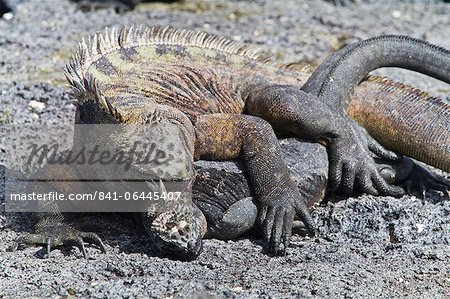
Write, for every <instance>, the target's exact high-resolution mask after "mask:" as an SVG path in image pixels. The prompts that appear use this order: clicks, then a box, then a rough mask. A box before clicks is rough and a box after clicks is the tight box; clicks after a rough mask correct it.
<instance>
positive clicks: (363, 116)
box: [347, 76, 450, 172]
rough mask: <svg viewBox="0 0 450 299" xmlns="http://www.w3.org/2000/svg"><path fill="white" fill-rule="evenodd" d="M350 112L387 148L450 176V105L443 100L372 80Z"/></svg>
mask: <svg viewBox="0 0 450 299" xmlns="http://www.w3.org/2000/svg"><path fill="white" fill-rule="evenodd" d="M347 112H348V114H349V116H350V117H352V118H354V119H355V120H357V121H358V122H359V123H360V124H361V125H362V126H363V127H364V128H366V129H367V131H368V132H369V134H370V135H371V136H373V137H374V138H375V139H377V140H378V141H379V142H380V143H381V144H382V145H383V146H385V147H386V148H389V149H391V150H395V151H397V152H400V153H403V154H405V155H408V156H410V157H413V158H415V159H418V160H421V161H423V162H425V163H427V164H430V165H433V166H435V167H438V168H440V169H442V170H444V171H447V172H450V105H449V104H448V103H447V102H445V101H444V100H442V99H439V98H435V97H432V96H430V95H428V94H427V93H425V92H423V91H421V90H419V89H416V88H413V87H410V86H406V85H404V84H402V83H399V82H394V81H391V80H389V79H386V78H382V77H378V76H369V77H368V78H367V80H365V81H363V82H362V83H361V84H360V85H359V86H358V87H357V88H356V89H355V93H354V96H352V99H351V101H350V103H349V106H348V110H347Z"/></svg>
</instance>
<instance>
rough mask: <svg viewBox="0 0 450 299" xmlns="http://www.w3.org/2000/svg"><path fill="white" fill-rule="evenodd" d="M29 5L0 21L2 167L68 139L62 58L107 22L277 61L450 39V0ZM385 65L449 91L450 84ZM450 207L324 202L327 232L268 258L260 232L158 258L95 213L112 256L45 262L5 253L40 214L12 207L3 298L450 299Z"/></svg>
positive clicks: (3, 236) (4, 233) (321, 216)
mask: <svg viewBox="0 0 450 299" xmlns="http://www.w3.org/2000/svg"><path fill="white" fill-rule="evenodd" d="M19 2H20V1H10V3H12V5H11V6H13V7H12V8H13V11H12V12H9V13H7V14H5V15H3V17H2V19H0V164H1V165H3V166H5V167H7V168H9V169H16V170H24V164H25V163H24V157H23V155H24V149H23V144H24V140H28V139H29V138H36V136H38V138H42V139H45V140H55V139H56V140H61V139H63V140H67V143H68V144H69V143H70V142H69V140H70V138H71V134H72V129H71V125H72V122H73V113H74V106H73V105H72V103H71V101H72V100H71V98H70V97H69V95H68V94H67V87H66V86H65V79H64V76H63V73H62V68H63V66H64V63H65V62H66V61H67V59H68V58H69V57H70V55H71V53H73V52H74V50H75V48H76V42H77V41H79V40H80V39H81V37H82V36H86V35H88V34H91V33H93V32H95V31H97V30H100V29H102V28H103V27H105V26H114V25H118V24H132V23H136V24H144V25H149V26H152V25H171V26H174V27H188V28H194V29H201V30H204V31H208V32H211V33H218V34H222V35H226V36H229V37H231V38H232V39H235V40H240V41H244V42H249V43H253V44H257V45H259V46H260V47H261V48H263V49H264V50H266V51H267V52H269V53H270V54H271V55H272V56H273V57H274V58H275V60H277V61H280V62H298V61H306V62H310V63H318V62H320V61H321V60H323V59H324V58H325V57H326V56H327V55H328V54H329V53H331V52H332V51H333V50H334V49H336V48H338V47H339V46H340V45H342V44H343V43H346V42H351V41H355V40H359V39H362V38H368V37H370V36H374V35H378V34H390V33H395V34H407V35H411V36H414V37H418V38H422V39H425V40H427V41H429V42H432V43H435V44H438V45H440V46H443V47H445V48H447V49H450V39H449V36H450V19H449V17H448V16H449V14H450V5H449V4H448V3H444V2H440V1H398V2H396V1H354V2H356V3H350V4H348V6H340V5H339V6H334V5H333V4H331V3H329V2H326V1H300V0H298V1H293V0H287V1H268V0H267V1H264V0H258V1H237V0H234V1H232V0H216V1H214V0H209V1H207V0H204V1H200V0H193V1H185V2H182V3H172V4H167V3H145V4H141V5H138V6H137V7H136V9H135V10H134V11H131V12H126V13H124V14H117V13H116V11H115V10H113V9H103V10H98V11H93V12H83V11H80V10H77V6H76V5H75V4H74V3H71V2H70V1H68V0H59V1H51V0H28V1H23V2H22V3H19ZM336 2H340V1H336ZM343 2H345V1H343ZM348 2H352V1H348ZM18 3H19V4H18ZM382 73H383V74H384V75H387V76H390V77H392V78H394V79H397V80H401V81H404V82H407V83H409V84H412V85H414V86H417V87H420V88H422V89H424V90H427V91H429V92H430V93H432V94H434V95H437V96H440V97H443V98H446V97H447V98H448V97H449V94H450V90H449V86H448V84H442V83H440V82H437V81H436V80H431V79H428V78H425V77H424V76H421V75H415V74H413V73H411V72H407V71H397V70H395V71H394V70H392V69H389V70H383V71H382ZM56 124H57V126H56ZM45 128H49V129H45ZM2 200H3V199H2ZM449 215H450V203H449V202H448V201H444V200H442V197H440V196H439V195H437V194H428V197H427V199H426V200H421V199H417V198H415V197H410V196H405V197H403V198H400V199H394V198H387V197H385V198H383V197H372V196H361V197H359V198H349V199H344V200H341V201H338V202H336V203H328V204H327V205H323V206H321V207H319V208H318V209H317V210H316V211H315V212H314V217H315V219H316V221H317V223H318V225H319V230H320V236H319V237H318V238H314V239H309V238H304V237H300V236H295V237H294V240H293V242H292V245H291V247H290V248H289V251H288V255H287V256H286V257H269V256H267V255H265V254H263V253H262V252H261V250H262V249H261V243H260V241H259V240H256V239H253V238H242V239H239V240H235V241H227V242H224V241H218V240H207V241H205V245H204V253H203V254H202V255H201V256H200V257H199V258H198V259H197V260H195V261H192V262H180V261H172V260H169V259H166V258H159V257H155V256H154V255H153V254H152V253H151V252H150V251H149V249H148V248H149V247H150V246H149V241H148V240H146V239H145V237H142V236H143V235H144V234H143V232H142V231H141V230H138V231H136V230H135V229H134V225H133V223H132V222H131V221H130V220H128V219H126V218H123V217H114V218H113V219H111V218H109V217H104V216H96V217H95V221H96V222H97V224H98V225H97V226H98V231H99V234H100V235H101V237H102V238H103V239H104V241H105V243H106V244H107V249H108V253H107V254H100V252H99V251H98V250H96V249H95V248H91V247H90V248H88V249H87V250H88V253H89V255H90V256H91V258H90V259H84V258H82V256H81V255H80V253H79V252H78V250H76V249H72V250H70V249H61V250H53V251H52V254H51V258H50V259H43V258H42V257H43V253H44V250H43V249H41V248H23V249H21V250H18V251H15V252H10V251H8V248H9V247H10V246H11V245H12V243H13V240H15V239H16V238H17V236H18V235H19V234H20V233H22V232H24V231H29V230H31V223H30V221H29V219H28V216H26V215H22V214H9V213H5V212H4V206H3V205H2V206H1V209H0V253H1V256H0V297H16V296H17V297H43V296H50V297H56V296H67V295H68V296H72V295H75V296H79V297H96V298H104V297H108V298H109V297H127V298H135V297H168V298H172V297H176V298H178V297H180V298H183V297H201V298H203V297H210V296H217V297H275V298H278V297H290V296H292V297H300V298H449V297H450V266H449V265H448V259H449V258H450V247H449V245H450V218H449Z"/></svg>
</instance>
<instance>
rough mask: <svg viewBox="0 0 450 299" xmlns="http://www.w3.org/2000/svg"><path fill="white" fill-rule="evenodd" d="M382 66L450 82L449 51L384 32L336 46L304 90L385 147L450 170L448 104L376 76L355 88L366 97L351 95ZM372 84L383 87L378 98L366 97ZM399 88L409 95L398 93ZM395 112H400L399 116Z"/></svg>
mask: <svg viewBox="0 0 450 299" xmlns="http://www.w3.org/2000/svg"><path fill="white" fill-rule="evenodd" d="M405 53H407V55H405ZM380 67H401V68H405V69H410V70H413V71H417V72H421V73H423V74H426V75H429V76H431V77H434V78H437V79H439V80H442V81H444V82H446V83H450V51H448V50H446V49H443V48H441V47H437V46H435V45H431V44H429V43H427V42H425V41H422V40H418V39H414V38H410V37H407V36H392V35H387V36H380V37H375V38H371V39H368V40H365V41H361V42H359V43H355V44H353V45H350V46H348V47H345V48H344V49H341V50H339V51H337V52H336V53H335V54H333V55H331V56H330V57H329V58H328V59H327V60H325V61H324V63H323V64H321V65H320V66H319V67H318V69H317V70H316V71H315V72H314V73H313V74H312V75H311V77H310V78H309V79H308V81H307V82H306V83H305V85H304V86H303V87H302V90H304V91H306V92H308V93H312V94H315V95H317V96H318V97H320V98H322V99H323V100H324V101H326V102H327V103H328V104H329V105H330V106H333V107H336V108H337V109H343V110H345V111H347V113H348V114H349V115H350V116H351V117H352V118H354V119H356V120H357V121H358V122H359V123H361V124H362V125H363V127H365V128H366V129H367V130H368V132H369V133H370V135H372V136H373V137H375V138H376V139H377V140H378V141H379V142H380V143H381V144H382V145H384V146H386V147H387V148H389V149H391V150H395V151H397V152H400V153H403V154H405V155H408V156H411V157H413V158H416V159H418V160H421V161H425V162H426V163H427V164H430V165H433V166H435V167H438V168H440V169H442V170H445V171H447V172H450V107H449V106H448V104H446V103H444V102H443V101H442V100H440V99H434V98H432V97H430V96H429V95H427V94H426V93H424V92H422V91H420V90H415V89H413V88H411V87H408V86H405V85H403V84H400V83H396V82H392V81H389V80H386V79H383V78H379V77H370V78H369V80H366V82H365V83H364V84H362V86H361V89H360V90H359V92H360V94H365V95H366V96H365V97H363V96H356V97H354V98H353V101H351V100H350V95H351V94H353V91H354V89H355V86H357V85H358V84H359V83H360V82H361V81H362V80H363V79H364V77H365V76H366V75H367V74H368V73H369V72H370V71H372V70H374V69H377V68H380ZM367 82H370V83H367ZM368 84H369V86H368V87H365V86H367V85H368ZM374 84H379V85H380V87H381V88H382V92H381V93H380V94H379V95H377V97H379V99H376V100H373V97H372V95H370V96H368V93H371V90H370V89H371V88H372V86H373V85H374ZM366 92H367V93H366ZM402 92H403V93H404V94H405V95H408V96H409V97H406V96H400V97H399V96H397V95H398V94H399V93H402ZM380 106H381V107H380ZM397 111H402V113H401V114H400V115H401V117H398V113H397ZM418 111H420V113H417V112H418ZM387 132H389V133H387ZM411 140H414V142H409V141H411ZM399 141H400V142H399Z"/></svg>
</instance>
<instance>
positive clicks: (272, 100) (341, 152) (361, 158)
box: [245, 84, 404, 196]
mask: <svg viewBox="0 0 450 299" xmlns="http://www.w3.org/2000/svg"><path fill="white" fill-rule="evenodd" d="M245 95H246V111H247V112H248V113H249V114H252V115H256V116H260V117H262V118H264V119H266V120H267V121H268V122H269V123H270V124H271V125H272V126H273V127H274V129H275V131H279V132H283V133H291V134H295V135H296V136H298V137H303V138H308V139H310V140H315V141H320V140H322V141H325V142H326V144H327V148H328V154H329V160H330V170H329V180H330V189H331V190H332V191H335V190H337V189H339V188H341V189H342V190H344V191H345V192H346V193H351V192H352V191H353V189H354V188H359V189H361V191H363V192H366V193H369V194H373V195H378V194H384V195H392V196H400V195H402V194H404V191H403V189H402V188H399V187H396V186H391V185H389V184H388V183H387V182H386V181H385V179H384V178H383V177H382V176H381V175H380V173H379V172H378V170H377V167H376V165H375V162H374V161H373V158H372V156H371V155H372V153H375V154H376V155H378V156H380V157H382V158H384V159H388V160H395V159H396V158H397V155H396V154H395V153H393V152H390V151H387V150H385V149H384V148H383V147H382V146H381V145H379V144H378V143H377V142H376V141H375V140H374V139H373V138H371V137H370V136H369V135H368V134H366V133H365V132H364V129H362V128H359V127H355V126H354V125H353V120H351V119H349V118H348V117H347V116H346V115H344V114H343V113H340V112H338V111H336V110H335V109H332V108H331V107H329V106H328V105H327V104H326V103H324V102H323V101H322V100H321V99H319V98H318V97H317V96H314V95H311V94H307V93H305V92H303V91H301V90H300V89H299V88H296V87H294V86H289V85H264V84H262V85H254V86H251V87H249V88H248V89H247V90H246V91H245ZM357 128H358V129H357Z"/></svg>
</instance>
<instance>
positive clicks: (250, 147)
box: [23, 27, 450, 257]
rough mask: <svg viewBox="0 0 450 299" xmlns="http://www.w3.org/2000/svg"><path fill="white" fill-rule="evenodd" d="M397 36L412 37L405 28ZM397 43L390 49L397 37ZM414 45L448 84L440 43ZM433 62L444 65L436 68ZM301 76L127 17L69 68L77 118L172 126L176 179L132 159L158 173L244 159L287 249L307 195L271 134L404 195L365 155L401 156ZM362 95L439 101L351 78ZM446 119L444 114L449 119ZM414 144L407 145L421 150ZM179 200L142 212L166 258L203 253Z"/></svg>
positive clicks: (60, 236) (209, 38) (344, 174)
mask: <svg viewBox="0 0 450 299" xmlns="http://www.w3.org/2000/svg"><path fill="white" fill-rule="evenodd" d="M401 40H402V41H406V43H408V42H417V40H414V39H410V38H407V37H404V38H402V39H401ZM393 44H394V48H395V47H402V46H403V45H402V43H393ZM413 50H415V51H416V52H412V53H408V55H411V56H413V57H415V58H416V59H418V60H421V59H422V62H423V64H424V65H425V68H424V69H419V70H418V71H421V72H425V73H427V74H429V75H431V76H436V77H439V78H441V79H442V78H443V79H444V81H446V82H450V79H449V78H448V73H449V71H448V66H449V65H450V64H449V63H448V61H449V59H450V55H449V53H448V51H447V50H444V49H442V48H438V47H435V46H432V45H430V44H427V43H421V44H420V47H416V48H413ZM424 51H428V52H430V53H431V54H432V55H433V58H434V61H432V60H431V59H430V60H425V61H423V56H424V55H421V54H423V52H424ZM397 54H398V53H397ZM395 58H396V57H395V56H394V59H395ZM397 59H399V60H403V58H402V55H400V56H398V55H397ZM429 63H431V66H430V67H429V68H428V67H427V64H429ZM436 64H437V65H440V66H443V67H444V69H443V70H439V69H436V68H435V67H434V66H435V65H436ZM350 66H351V65H350ZM354 66H355V67H359V66H358V65H354ZM368 71H370V70H364V71H361V72H360V73H364V72H366V73H367V72H368ZM360 73H358V74H360ZM440 74H444V76H441V75H440ZM445 74H447V76H445ZM309 75H310V73H309V72H305V71H295V70H292V69H289V68H284V67H280V66H277V65H275V64H273V63H270V62H267V60H266V57H265V56H262V55H260V54H258V52H257V50H256V49H254V48H252V47H249V46H246V45H242V44H240V43H237V42H234V41H231V40H228V39H226V38H224V37H218V36H215V35H211V34H207V33H201V32H195V31H190V30H176V29H171V28H146V29H142V28H133V27H132V28H130V29H121V30H118V31H117V30H115V29H113V30H111V31H105V32H104V33H97V34H96V35H95V36H94V37H93V39H92V40H90V41H88V42H87V43H86V42H84V41H83V42H82V43H81V45H80V49H79V51H78V52H77V54H75V56H74V58H73V59H72V61H71V62H70V63H69V64H68V66H67V71H66V77H67V79H68V81H69V83H70V85H71V86H72V88H73V93H74V96H75V98H76V99H77V106H78V107H77V122H78V123H128V124H145V123H152V124H153V125H155V126H156V127H158V126H159V127H160V128H161V132H164V130H165V127H167V126H169V127H171V129H170V130H169V129H168V130H166V133H167V136H166V137H167V139H169V140H171V139H174V138H173V137H174V136H176V139H179V140H181V141H182V142H181V143H179V144H178V145H179V146H178V147H177V150H181V155H180V156H182V157H183V159H182V160H181V163H178V164H177V165H176V167H175V168H172V170H176V171H177V173H178V175H177V176H176V177H170V176H169V177H168V176H167V175H166V173H165V169H161V168H159V169H140V170H141V171H143V172H144V173H145V172H146V171H148V172H149V173H157V172H158V171H159V172H160V173H162V175H161V177H162V178H163V177H164V175H166V177H165V178H166V179H167V178H170V179H175V180H180V181H189V180H192V179H193V176H194V175H193V170H192V163H193V161H194V160H198V159H212V160H226V159H234V158H240V159H242V161H243V163H244V166H245V169H246V172H247V175H248V178H249V181H250V184H251V187H252V191H253V193H254V195H255V197H256V199H257V202H258V206H259V216H258V219H259V221H258V223H260V226H261V227H262V228H263V232H264V240H265V243H266V245H267V249H268V250H269V251H270V252H277V251H278V249H279V245H280V243H281V242H282V243H283V244H284V246H283V247H284V250H286V248H287V247H288V245H289V239H290V234H291V227H292V223H293V220H294V214H297V215H298V216H299V217H300V219H301V220H302V221H303V222H304V223H305V225H306V227H307V228H308V229H309V230H310V231H311V232H314V231H315V226H314V222H313V220H312V218H311V216H310V214H309V211H308V207H307V202H306V200H305V199H304V198H303V197H302V195H301V194H300V192H299V190H298V188H297V184H296V183H295V182H294V180H293V178H292V175H291V173H290V171H289V169H288V167H287V166H286V164H285V163H284V161H283V159H282V158H281V157H280V155H279V152H280V147H279V144H278V141H277V139H276V135H275V132H276V133H277V134H278V135H279V136H282V135H285V134H293V135H295V136H297V137H303V138H306V139H309V140H313V141H320V142H322V143H323V144H324V145H326V147H327V149H328V152H329V156H330V161H332V164H331V167H330V171H329V174H330V180H331V181H333V182H334V185H336V186H337V187H342V186H348V185H351V186H352V188H351V189H353V187H354V188H359V189H360V190H361V191H363V192H366V193H369V194H384V195H394V196H399V195H402V194H403V193H404V191H403V189H402V188H400V187H397V186H393V185H390V184H388V183H387V182H386V179H385V177H383V173H382V171H379V170H378V168H377V167H376V164H375V162H374V160H373V158H372V157H371V153H375V154H377V155H378V156H379V157H381V158H383V159H385V160H388V161H389V160H398V159H399V158H398V156H397V155H396V154H394V153H393V152H390V151H388V150H386V149H384V148H383V147H382V146H381V145H380V144H378V143H377V142H376V141H375V140H374V139H373V138H371V137H370V136H369V135H368V134H367V133H366V132H365V131H364V130H363V129H361V128H360V127H359V126H357V125H355V123H354V122H353V121H352V120H351V119H350V118H348V117H347V116H346V115H345V114H344V113H343V112H342V111H339V110H338V109H336V107H333V106H332V105H330V104H329V103H327V102H326V101H323V100H322V98H320V97H317V96H316V95H314V94H308V93H306V92H304V91H302V90H301V89H300V87H301V86H302V85H303V84H304V82H305V81H306V79H307V78H308V76H309ZM364 75H365V74H364ZM344 79H345V78H344ZM351 79H352V77H351V78H349V80H351ZM353 79H354V78H353ZM357 79H358V80H359V79H361V78H359V77H358V78H357ZM352 84H356V83H352ZM328 86H332V87H333V88H336V87H335V86H333V85H328ZM369 93H370V95H371V98H369V99H368V100H370V99H372V100H383V101H400V100H404V99H408V98H410V97H411V95H415V96H416V97H418V98H419V100H420V99H422V98H424V99H425V101H427V100H430V101H428V102H429V103H430V105H438V106H441V105H444V104H443V103H442V102H439V101H438V100H431V98H430V99H428V98H426V97H424V96H423V94H421V93H419V92H417V91H416V90H413V89H411V88H407V87H405V86H403V85H400V84H397V83H392V82H390V81H385V80H368V81H367V83H366V84H363V85H360V87H357V88H356V94H357V97H356V99H357V101H356V103H358V102H359V101H362V100H363V99H364V98H368V97H367V96H366V94H369ZM415 100H417V98H416V99H412V102H414V101H415ZM445 107H446V108H444V112H445V113H448V106H445ZM445 109H446V110H445ZM375 111H376V110H375ZM375 111H374V113H376V112H375ZM244 113H245V114H244ZM409 113H410V112H409ZM405 115H406V117H407V116H408V115H409V114H408V113H406V114H405ZM446 115H448V114H446ZM258 116H259V117H258ZM391 116H392V115H391ZM260 117H261V118H260ZM263 118H265V119H266V120H267V121H265V120H263ZM445 119H446V120H447V121H448V117H447V118H445V117H444V120H445ZM433 130H435V131H438V132H441V133H442V134H444V136H445V135H446V134H447V132H448V126H447V127H445V126H444V127H442V126H436V127H433ZM174 132H175V133H176V135H174ZM132 133H134V132H126V134H125V135H127V136H129V135H132ZM386 134H389V131H387V132H386ZM80 138H83V136H81V137H80ZM447 140H448V139H447ZM402 141H403V142H407V141H408V140H406V141H405V140H402ZM78 142H82V139H81V141H80V140H79V141H78ZM76 143H77V141H75V144H76ZM411 146H412V147H414V145H411ZM430 146H433V145H430ZM422 150H423V149H421V148H417V147H416V148H415V151H417V152H421V151H422ZM343 157H345V159H344V161H342V159H343ZM438 161H443V163H441V164H439V165H437V166H441V167H442V166H444V167H443V169H444V170H446V171H449V169H448V156H447V155H445V153H444V155H443V156H440V157H438ZM425 162H428V163H430V162H432V161H427V160H425ZM349 165H351V166H352V167H351V168H349V167H348V166H349ZM68 171H69V172H70V171H72V170H68ZM76 176H77V174H76V173H75V174H74V177H76ZM347 189H350V188H347ZM315 200H317V198H316V199H315ZM186 202H187V203H188V204H183V205H181V206H180V207H177V206H174V207H171V208H170V210H168V211H169V212H170V213H168V214H169V215H165V214H164V212H163V213H160V214H156V215H155V214H154V211H149V212H148V213H143V215H142V216H143V217H142V219H143V222H144V226H145V227H146V229H147V231H148V233H149V235H150V236H151V237H153V238H155V241H156V243H157V244H159V245H160V248H161V249H162V250H164V251H166V250H167V251H168V252H169V253H172V255H174V256H177V255H179V256H180V255H183V256H187V257H195V256H197V255H198V254H199V253H200V249H201V238H202V237H203V235H204V234H205V231H206V230H205V227H204V226H205V219H204V216H203V215H202V213H201V212H200V211H199V210H198V208H197V207H196V206H195V205H193V204H189V203H191V200H190V198H186ZM177 209H182V210H177ZM166 212H167V210H166ZM46 221H48V220H46ZM46 221H43V222H41V223H44V225H41V226H40V227H41V229H40V230H39V231H38V232H37V234H36V235H28V236H26V237H24V238H23V241H24V242H26V243H47V242H48V239H47V238H43V237H42V236H43V235H45V231H46V229H45V227H46V226H48V225H49V223H48V222H46ZM168 223H170V225H167V224H168ZM180 223H182V224H183V225H182V227H180V225H179V224H180ZM38 227H39V226H38ZM168 228H170V232H168ZM82 234H83V233H79V234H78V233H77V232H76V231H74V230H72V232H71V233H65V232H64V231H59V232H57V236H56V238H54V239H53V240H59V243H51V244H50V245H51V246H53V245H58V244H61V243H67V242H72V243H75V244H76V245H77V246H79V247H82V244H83V243H82V242H83V240H82V237H83V235H82ZM80 237H81V238H80ZM89 237H90V240H88V241H93V242H94V243H97V244H99V245H100V246H101V247H102V248H104V247H103V244H102V243H101V241H99V239H97V238H93V237H92V235H89ZM74 240H75V242H74ZM80 244H81V245H80Z"/></svg>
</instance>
